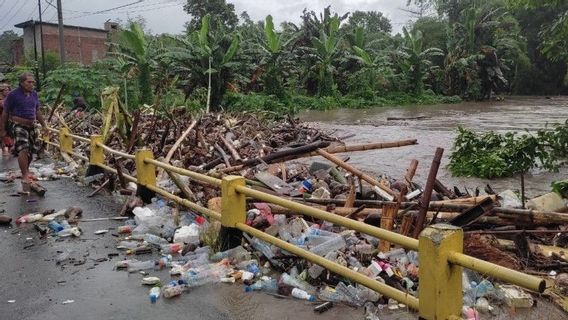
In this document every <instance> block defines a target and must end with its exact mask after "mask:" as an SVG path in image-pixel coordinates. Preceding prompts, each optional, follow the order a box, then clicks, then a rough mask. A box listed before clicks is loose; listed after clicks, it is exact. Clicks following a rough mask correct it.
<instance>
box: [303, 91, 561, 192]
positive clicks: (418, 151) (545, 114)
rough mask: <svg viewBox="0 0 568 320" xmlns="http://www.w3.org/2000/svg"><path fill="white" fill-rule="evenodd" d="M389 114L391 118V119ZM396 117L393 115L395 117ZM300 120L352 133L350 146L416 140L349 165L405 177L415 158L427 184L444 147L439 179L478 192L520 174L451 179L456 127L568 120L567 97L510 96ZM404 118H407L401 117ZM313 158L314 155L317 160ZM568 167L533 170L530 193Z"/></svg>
mask: <svg viewBox="0 0 568 320" xmlns="http://www.w3.org/2000/svg"><path fill="white" fill-rule="evenodd" d="M388 118H391V120H388ZM392 118H395V119H392ZM301 119H302V120H304V121H307V122H310V123H311V125H312V126H315V127H318V128H322V129H325V130H326V131H329V132H333V133H334V134H335V135H336V136H338V137H341V136H348V135H351V134H355V136H354V137H352V138H348V139H346V140H345V141H346V142H347V143H348V144H360V143H371V142H386V141H394V140H405V139H418V143H419V145H415V146H408V147H402V148H394V149H385V150H375V151H364V152H354V153H350V154H349V157H350V160H349V163H350V164H352V165H355V166H356V167H359V168H361V169H363V170H366V171H369V172H374V173H377V174H381V173H384V174H386V175H389V176H391V177H394V178H402V177H404V174H405V172H406V169H407V168H408V165H409V164H410V161H411V160H412V159H417V160H418V161H419V165H418V170H417V173H416V178H415V181H416V182H420V183H422V184H423V185H424V184H425V181H426V178H427V176H428V171H429V169H430V165H431V164H432V158H433V156H434V152H435V150H436V147H442V148H444V149H445V151H444V157H443V159H442V165H441V167H440V170H439V172H438V179H439V180H440V181H442V182H443V183H444V184H446V185H447V186H449V187H451V186H454V185H455V186H458V187H460V189H462V190H463V188H462V187H464V186H465V187H467V188H468V189H469V190H474V189H475V188H476V187H480V189H481V190H483V187H484V186H485V184H486V183H490V184H491V186H492V187H493V188H494V190H496V191H502V190H505V189H508V188H512V189H520V179H519V178H504V179H493V180H490V181H489V180H485V179H477V178H463V177H452V175H451V174H450V172H449V171H448V170H447V169H446V166H447V164H448V163H449V158H448V157H449V155H450V154H451V148H452V144H453V140H454V137H455V135H456V134H455V129H456V127H457V126H458V125H461V126H464V127H466V128H470V129H472V130H475V131H488V130H495V131H499V132H504V131H518V132H523V131H524V130H529V131H531V130H532V131H534V130H537V129H541V128H545V127H546V125H547V124H548V125H551V124H553V123H564V122H565V121H566V120H568V97H553V98H552V99H546V98H539V97H508V98H507V99H506V100H505V101H500V102H484V103H460V104H452V105H433V106H406V107H396V108H372V109H335V110H328V111H308V112H304V113H302V114H301ZM403 119H404V120H403ZM313 159H315V158H313ZM567 173H568V169H567V168H566V167H565V168H563V169H561V170H560V172H558V173H549V172H539V171H535V172H532V173H531V174H529V175H527V176H526V178H525V181H526V187H527V195H528V196H537V195H539V194H542V193H546V192H549V191H550V183H551V182H552V181H555V180H561V179H566V178H567V176H566V174H567Z"/></svg>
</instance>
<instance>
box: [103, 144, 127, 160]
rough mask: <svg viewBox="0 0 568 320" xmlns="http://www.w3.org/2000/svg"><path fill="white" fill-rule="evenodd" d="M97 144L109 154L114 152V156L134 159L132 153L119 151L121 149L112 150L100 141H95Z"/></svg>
mask: <svg viewBox="0 0 568 320" xmlns="http://www.w3.org/2000/svg"><path fill="white" fill-rule="evenodd" d="M97 146H98V147H100V148H102V149H103V150H105V151H107V152H108V153H110V154H114V155H116V156H119V157H123V158H125V159H131V160H134V158H135V156H134V155H132V154H128V153H124V152H121V151H117V150H114V149H112V148H111V147H108V146H106V145H104V144H103V143H102V142H97Z"/></svg>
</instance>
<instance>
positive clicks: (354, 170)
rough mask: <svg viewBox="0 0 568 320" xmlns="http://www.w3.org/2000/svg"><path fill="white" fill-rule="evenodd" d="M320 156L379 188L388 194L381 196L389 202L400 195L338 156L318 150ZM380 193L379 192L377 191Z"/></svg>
mask: <svg viewBox="0 0 568 320" xmlns="http://www.w3.org/2000/svg"><path fill="white" fill-rule="evenodd" d="M317 152H318V154H319V155H321V156H322V157H324V158H326V159H327V160H329V161H331V162H333V163H334V164H336V165H338V166H340V167H342V168H343V169H345V170H347V171H349V172H351V173H352V174H354V175H355V176H357V177H359V178H360V179H363V180H365V181H366V182H368V183H369V184H371V185H372V186H374V187H377V188H379V189H380V190H382V191H384V192H386V193H387V194H386V195H385V194H384V192H383V193H382V194H381V196H382V197H384V198H387V200H393V199H394V198H395V197H396V196H398V194H397V193H396V192H394V191H392V190H391V189H389V188H387V187H385V186H384V185H382V184H381V183H380V182H379V181H377V180H375V178H373V177H371V176H369V175H367V174H365V173H364V172H363V171H361V170H359V169H357V168H355V167H353V166H351V165H349V164H347V163H345V162H344V161H342V160H341V159H339V158H337V157H336V156H334V155H332V154H330V153H328V152H326V151H324V150H322V149H318V150H317ZM375 191H378V190H375Z"/></svg>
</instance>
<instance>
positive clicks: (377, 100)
mask: <svg viewBox="0 0 568 320" xmlns="http://www.w3.org/2000/svg"><path fill="white" fill-rule="evenodd" d="M461 101H462V100H461V99H460V98H459V97H457V96H442V95H436V94H433V93H429V92H425V93H423V94H421V95H414V94H408V93H389V94H385V95H383V96H370V97H349V96H341V95H337V96H330V97H314V96H303V95H290V96H286V97H276V96H270V95H264V94H256V93H249V94H240V93H231V94H228V95H227V97H226V99H225V104H226V108H227V110H228V111H269V112H273V113H276V114H287V113H297V112H299V111H302V110H331V109H339V108H346V109H371V108H376V107H389V106H408V105H436V104H453V103H459V102H461Z"/></svg>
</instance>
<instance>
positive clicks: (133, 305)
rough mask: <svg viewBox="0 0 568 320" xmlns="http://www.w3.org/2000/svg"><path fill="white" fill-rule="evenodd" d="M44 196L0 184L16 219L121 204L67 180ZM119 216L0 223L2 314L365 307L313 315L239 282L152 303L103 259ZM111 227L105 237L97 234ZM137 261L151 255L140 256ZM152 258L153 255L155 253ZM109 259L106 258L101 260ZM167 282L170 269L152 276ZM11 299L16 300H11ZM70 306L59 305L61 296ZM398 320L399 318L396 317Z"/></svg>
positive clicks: (277, 315) (99, 211)
mask: <svg viewBox="0 0 568 320" xmlns="http://www.w3.org/2000/svg"><path fill="white" fill-rule="evenodd" d="M14 168H16V163H15V161H14V159H11V158H9V157H2V158H1V159H0V172H1V171H5V170H7V169H14ZM41 184H42V185H43V186H45V187H46V188H47V189H48V192H47V193H46V196H45V198H38V197H37V196H34V195H30V196H19V197H16V196H11V195H14V194H16V193H17V192H18V191H19V190H21V184H20V181H19V180H17V181H16V182H15V183H0V210H2V209H3V210H5V213H6V214H8V215H10V216H12V217H13V218H14V220H15V218H17V217H18V216H21V215H23V214H26V213H30V212H36V211H42V210H44V209H50V208H51V209H55V210H60V209H64V208H67V207H70V206H79V207H81V208H82V209H83V217H84V218H102V217H110V216H115V215H116V214H117V212H118V211H119V209H120V206H121V205H120V204H119V203H117V200H115V199H114V198H113V197H111V196H108V195H97V196H95V197H93V198H87V197H86V195H87V194H89V193H90V192H92V189H91V188H87V187H81V186H78V185H77V184H76V183H75V182H74V181H73V180H71V179H60V180H57V181H43V182H41ZM119 225H121V223H120V222H118V221H102V222H83V223H81V224H80V227H81V229H82V230H83V234H82V235H81V237H80V238H66V239H63V240H60V239H57V238H55V237H48V238H47V239H40V236H39V234H38V233H37V232H36V231H35V229H34V228H33V226H32V225H20V226H16V224H15V223H14V222H12V225H11V226H10V227H0V257H1V259H0V319H1V320H20V319H31V320H33V319H38V320H40V319H41V320H51V319H57V320H64V319H121V320H122V319H137V320H141V319H185V320H187V319H243V320H244V319H246V320H249V319H300V320H301V319H314V318H321V319H326V320H332V319H363V318H364V316H363V310H362V309H352V308H349V307H345V306H336V307H334V308H333V309H331V310H329V311H327V312H326V313H324V314H321V315H320V314H315V313H314V312H313V305H311V304H310V303H308V302H304V301H299V300H291V299H278V298H275V297H273V296H269V295H266V294H263V293H245V292H244V287H243V286H242V285H240V284H233V285H231V284H213V285H206V286H203V287H200V288H196V289H193V290H191V291H190V292H189V293H186V294H184V295H182V296H181V297H177V298H175V299H171V300H167V299H163V298H161V299H160V300H159V301H158V302H157V303H156V304H151V303H150V301H149V299H148V291H149V287H145V286H142V285H141V283H140V280H141V278H142V275H140V274H130V275H129V274H128V273H127V272H123V271H120V272H119V271H114V270H113V266H114V263H115V262H116V261H118V260H119V259H124V255H123V254H122V253H121V255H120V256H119V257H113V258H110V259H109V257H108V254H109V253H116V252H118V251H117V250H116V249H115V246H116V243H117V240H116V239H117V238H116V237H114V236H113V235H112V233H115V232H114V230H113V229H116V227H117V226H119ZM100 229H110V232H109V233H107V234H104V235H95V234H94V231H96V230H100ZM63 250H71V251H72V253H71V255H70V258H71V259H70V261H68V262H66V263H63V264H61V265H57V264H56V261H55V258H56V257H57V256H58V255H59V253H60V252H62V251H63ZM137 258H139V259H141V260H145V259H151V258H152V256H150V255H148V256H139V257H137ZM153 258H156V257H153ZM104 260H107V261H104ZM152 275H157V276H160V277H161V279H165V280H169V279H170V276H169V274H168V273H167V271H162V272H156V273H152ZM9 300H15V302H13V303H10V302H8V301H9ZM67 300H73V301H74V302H73V303H68V304H64V303H63V302H64V301H67ZM396 318H399V317H396Z"/></svg>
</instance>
